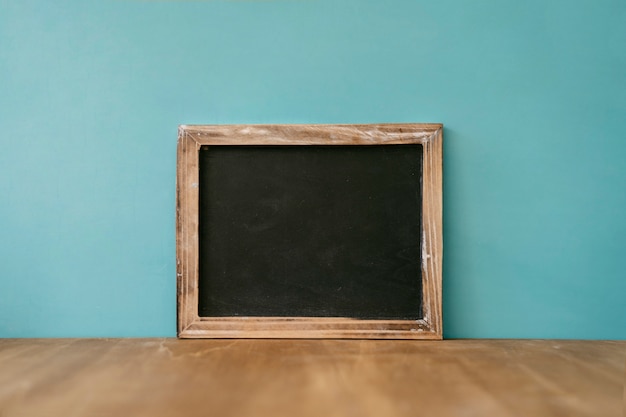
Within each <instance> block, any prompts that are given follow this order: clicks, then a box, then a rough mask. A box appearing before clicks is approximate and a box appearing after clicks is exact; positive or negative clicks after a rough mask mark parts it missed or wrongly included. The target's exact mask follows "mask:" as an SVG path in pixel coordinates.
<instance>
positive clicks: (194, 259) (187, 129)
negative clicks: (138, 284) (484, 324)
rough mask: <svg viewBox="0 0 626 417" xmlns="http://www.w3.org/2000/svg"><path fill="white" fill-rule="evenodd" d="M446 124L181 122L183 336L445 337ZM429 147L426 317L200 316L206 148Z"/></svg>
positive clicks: (426, 156)
mask: <svg viewBox="0 0 626 417" xmlns="http://www.w3.org/2000/svg"><path fill="white" fill-rule="evenodd" d="M442 131H443V125H441V124H375V125H374V124H372V125H222V126H219V125H214V126H184V125H183V126H180V127H179V132H178V161H177V172H176V276H177V312H178V320H177V326H178V337H180V338H342V339H343V338H363V339H441V338H442V310H441V281H442V255H443V244H442V238H443V235H442V159H443V158H442V151H443V146H442V145H443V134H442ZM380 144H421V145H423V175H422V196H423V198H422V201H423V207H422V226H423V227H422V230H423V235H422V290H423V295H422V300H423V305H422V309H423V319H420V320H360V319H353V318H344V317H337V318H334V317H333V318H326V317H200V316H199V314H198V279H199V275H198V243H199V242H198V201H199V200H198V198H199V179H198V178H199V151H200V147H201V146H204V145H209V146H210V145H380Z"/></svg>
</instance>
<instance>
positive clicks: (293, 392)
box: [0, 339, 626, 417]
mask: <svg viewBox="0 0 626 417" xmlns="http://www.w3.org/2000/svg"><path fill="white" fill-rule="evenodd" d="M625 366H626V342H609V341H556V340H551V341H550V340H547V341H531V340H517V341H512V340H482V341H478V340H456V341H455V340H447V341H433V342H431V341H374V340H363V341H360V340H356V341H355V340H176V339H0V416H1V417H9V416H28V417H31V416H32V417H51V416H63V417H71V416H80V417H89V416H116V417H118V416H119V417H127V416H129V417H130V416H133V417H136V416H150V417H159V416H185V417H192V416H202V417H207V416H216V417H223V416H237V417H240V416H259V417H263V416H272V417H273V416H294V417H300V416H323V417H327V416H328V417H332V416H355V417H360V416H376V417H388V416H389V417H392V416H393V417H396V416H416V415H424V416H432V417H445V416H463V417H468V416H480V417H484V416H498V417H507V416H524V417H541V416H567V417H572V416H593V417H610V416H622V415H623V414H622V413H623V410H624V407H625V405H626V404H625V402H624V401H625V400H624V383H625V382H626V374H625Z"/></svg>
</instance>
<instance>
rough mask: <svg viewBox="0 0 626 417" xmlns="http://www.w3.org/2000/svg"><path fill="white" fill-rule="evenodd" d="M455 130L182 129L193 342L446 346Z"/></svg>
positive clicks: (184, 245)
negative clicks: (444, 206)
mask: <svg viewBox="0 0 626 417" xmlns="http://www.w3.org/2000/svg"><path fill="white" fill-rule="evenodd" d="M441 131H442V128H441V125H425V124H405V125H238V126H181V128H180V131H179V149H178V163H177V164H178V167H177V168H178V171H177V222H176V223H177V282H178V335H179V337H342V338H345V337H349V338H355V337H358V338H429V339H438V338H441V247H442V242H441V236H442V234H441V137H442V135H441Z"/></svg>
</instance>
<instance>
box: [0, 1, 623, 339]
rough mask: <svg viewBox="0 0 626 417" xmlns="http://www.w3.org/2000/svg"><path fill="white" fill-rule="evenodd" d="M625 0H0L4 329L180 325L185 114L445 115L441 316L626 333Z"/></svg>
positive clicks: (450, 320)
mask: <svg viewBox="0 0 626 417" xmlns="http://www.w3.org/2000/svg"><path fill="white" fill-rule="evenodd" d="M625 45H626V2H624V0H594V1H592V0H578V1H571V0H570V1H565V0H551V1H545V0H531V1H526V2H520V1H513V0H500V1H496V0H492V1H471V2H470V1H464V0H437V1H430V0H429V1H380V0H378V1H364V0H359V1H352V0H351V1H337V0H323V1H322V0H320V1H318V0H306V1H305V0H301V1H295V0H283V1H233V2H222V1H189V2H184V1H169V2H168V1H162V2H158V1H150V2H146V1H137V2H135V1H113V0H111V1H107V0H103V1H98V2H86V1H54V2H50V1H43V0H41V1H29V0H25V1H19V2H17V1H10V0H0V336H2V337H47V336H53V337H60V336H110V337H114V336H174V335H175V305H176V302H175V272H174V184H175V163H176V133H177V126H178V125H179V124H213V123H372V122H442V123H444V124H445V184H444V193H445V201H444V208H445V261H444V280H445V281H444V315H445V317H444V325H445V336H446V337H514V338H526V337H532V338H584V339H589V338H591V339H593V338H611V339H624V338H626V302H624V298H626V297H625V296H626V163H625V162H624V160H625V158H626V47H625Z"/></svg>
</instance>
